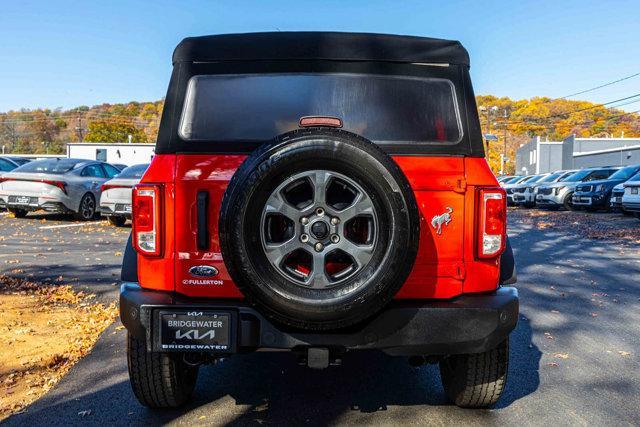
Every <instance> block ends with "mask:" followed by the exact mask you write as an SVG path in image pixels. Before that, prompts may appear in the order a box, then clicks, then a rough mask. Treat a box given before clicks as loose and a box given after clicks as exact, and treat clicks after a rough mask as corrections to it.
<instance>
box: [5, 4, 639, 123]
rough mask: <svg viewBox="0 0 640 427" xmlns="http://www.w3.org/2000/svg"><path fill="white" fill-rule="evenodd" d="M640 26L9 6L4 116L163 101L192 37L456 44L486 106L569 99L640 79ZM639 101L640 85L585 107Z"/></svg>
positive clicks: (396, 7) (615, 13) (379, 11)
mask: <svg viewBox="0 0 640 427" xmlns="http://www.w3.org/2000/svg"><path fill="white" fill-rule="evenodd" d="M639 16H640V3H639V2H638V0H635V1H606V2H585V1H572V0H571V1H565V0H563V1H557V0H556V1H445V0H440V1H377V0H369V1H360V0H359V1H347V0H343V1H314V2H312V1H303V0H297V1H252V2H249V1H239V0H236V1H187V0H183V1H154V2H151V1H149V2H141V1H133V0H128V1H118V0H112V1H101V2H92V1H55V2H51V1H19V2H15V1H14V2H3V5H2V8H1V9H0V62H1V64H0V111H6V110H9V109H19V108H35V107H48V108H55V107H63V108H70V107H75V106H78V105H94V104H99V103H102V102H109V103H114V102H126V101H129V100H138V101H151V100H156V99H159V98H160V97H162V96H164V94H165V91H166V86H167V83H168V80H169V76H170V72H171V53H172V51H173V48H174V47H175V45H176V44H177V43H178V42H179V41H180V40H181V39H182V38H183V37H186V36H192V35H204V34H216V33H234V32H250V31H277V30H281V31H295V30H330V31H363V32H381V33H396V34H411V35H424V36H431V37H441V38H450V39H457V40H460V41H462V43H463V44H464V45H465V46H466V47H467V49H468V50H469V52H470V54H471V73H472V78H473V81H474V87H475V90H476V93H477V94H495V95H499V96H503V95H506V96H510V97H512V98H518V99H519V98H527V97H531V96H536V95H546V96H551V97H560V96H564V95H567V94H570V93H574V92H577V91H579V90H582V89H586V88H590V87H593V86H596V85H598V84H601V83H604V82H607V81H611V80H615V79H617V78H619V77H624V76H627V75H630V74H634V73H637V72H640V24H639V22H640V21H638V17H639ZM636 93H640V76H639V77H636V78H634V79H629V80H628V81H626V82H624V83H621V84H616V85H612V86H610V87H607V88H604V89H602V90H598V91H595V92H591V93H588V94H584V95H582V96H580V98H581V99H587V100H590V101H594V102H607V101H610V100H614V99H618V98H622V97H625V96H630V95H633V94H636ZM624 108H625V109H626V110H627V111H633V110H636V109H640V103H637V104H631V105H628V106H625V107H624Z"/></svg>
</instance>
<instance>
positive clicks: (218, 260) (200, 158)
mask: <svg viewBox="0 0 640 427" xmlns="http://www.w3.org/2000/svg"><path fill="white" fill-rule="evenodd" d="M245 158H246V156H242V155H187V154H180V155H177V165H176V180H175V201H176V206H179V209H176V212H175V229H176V240H175V251H176V260H175V266H176V268H175V290H176V291H177V292H180V293H182V294H185V295H189V296H209V297H214V296H215V297H242V294H241V293H240V292H239V291H238V289H237V288H236V286H235V285H234V283H233V282H232V281H231V278H230V277H229V274H228V273H227V270H226V268H225V266H224V262H223V260H222V254H221V253H220V244H219V241H218V218H219V212H220V205H221V203H222V197H223V195H224V192H225V190H226V188H227V185H228V183H229V180H230V179H231V177H232V176H233V174H234V173H235V171H236V169H237V168H238V166H240V164H241V163H242V161H243V160H244V159H245ZM198 197H200V204H199V203H198ZM198 209H200V210H201V213H200V214H201V215H200V222H199V218H198ZM203 219H204V222H206V223H204V222H203ZM199 227H200V232H201V233H205V234H206V235H205V236H204V237H201V242H200V244H199V243H198V228H199ZM203 243H204V244H203ZM203 265H206V266H212V267H215V268H216V269H217V271H218V274H216V275H214V276H204V275H202V273H198V272H197V271H196V272H195V273H194V271H193V270H192V272H191V273H190V272H189V270H190V269H192V267H197V266H203Z"/></svg>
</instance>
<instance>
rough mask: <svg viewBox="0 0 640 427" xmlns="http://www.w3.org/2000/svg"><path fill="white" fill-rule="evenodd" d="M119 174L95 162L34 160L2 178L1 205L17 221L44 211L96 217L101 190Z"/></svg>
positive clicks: (85, 217) (86, 217)
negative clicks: (31, 212)
mask: <svg viewBox="0 0 640 427" xmlns="http://www.w3.org/2000/svg"><path fill="white" fill-rule="evenodd" d="M118 173H120V171H119V170H118V169H117V168H115V167H114V166H112V165H110V164H108V163H104V162H97V161H95V160H83V159H66V158H56V159H45V160H36V161H33V162H29V163H27V164H25V165H22V166H20V167H18V168H16V169H14V170H13V171H11V172H8V173H4V174H3V175H2V177H1V178H0V206H5V207H6V208H7V209H8V210H9V211H10V212H12V213H13V214H14V215H15V216H16V217H18V218H22V217H25V216H26V215H27V213H28V212H30V211H35V210H40V209H43V210H45V211H48V212H60V213H73V214H75V215H76V217H77V218H78V219H81V220H89V219H92V218H93V217H94V216H95V214H96V206H97V200H99V198H100V187H101V186H102V184H104V183H105V182H106V181H107V180H108V179H111V178H113V177H114V176H116V175H117V174H118Z"/></svg>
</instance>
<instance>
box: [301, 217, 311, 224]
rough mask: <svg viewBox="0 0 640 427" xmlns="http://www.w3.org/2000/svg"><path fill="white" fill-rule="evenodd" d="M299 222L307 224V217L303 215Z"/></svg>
mask: <svg viewBox="0 0 640 427" xmlns="http://www.w3.org/2000/svg"><path fill="white" fill-rule="evenodd" d="M300 222H301V223H302V225H307V224H309V218H307V217H306V216H303V217H302V218H300Z"/></svg>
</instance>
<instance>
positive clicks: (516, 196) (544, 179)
mask: <svg viewBox="0 0 640 427" xmlns="http://www.w3.org/2000/svg"><path fill="white" fill-rule="evenodd" d="M575 172H577V171H576V170H571V171H557V172H553V173H550V174H542V175H541V178H540V179H538V180H536V181H533V180H530V181H528V182H525V183H524V184H520V185H518V186H516V187H515V188H514V189H513V201H514V202H515V204H516V205H519V206H524V207H533V206H535V205H536V195H537V194H538V188H539V187H540V186H542V185H546V184H550V183H554V182H560V181H562V180H564V179H565V178H567V177H568V176H570V175H573V174H574V173H575Z"/></svg>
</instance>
